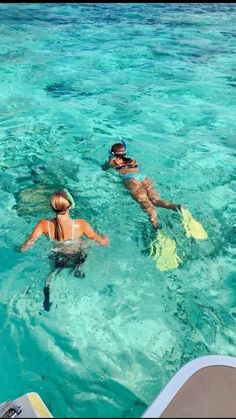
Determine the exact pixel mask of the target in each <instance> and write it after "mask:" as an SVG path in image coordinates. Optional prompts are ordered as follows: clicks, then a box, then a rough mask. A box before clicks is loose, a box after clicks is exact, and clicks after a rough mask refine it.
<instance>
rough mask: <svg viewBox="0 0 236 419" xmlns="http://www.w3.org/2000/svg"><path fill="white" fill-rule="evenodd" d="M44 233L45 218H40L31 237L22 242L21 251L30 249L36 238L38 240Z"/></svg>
mask: <svg viewBox="0 0 236 419" xmlns="http://www.w3.org/2000/svg"><path fill="white" fill-rule="evenodd" d="M42 234H44V220H40V221H39V222H38V224H37V225H36V227H35V228H34V230H33V231H32V233H31V235H30V236H29V238H28V239H27V240H26V241H25V242H24V243H23V244H22V246H21V248H20V250H21V252H24V251H25V250H26V249H28V247H30V246H32V244H33V243H34V242H35V240H37V239H38V238H39V237H40V236H41V235H42Z"/></svg>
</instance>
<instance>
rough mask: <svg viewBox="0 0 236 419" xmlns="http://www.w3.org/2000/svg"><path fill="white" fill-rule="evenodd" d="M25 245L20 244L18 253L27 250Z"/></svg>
mask: <svg viewBox="0 0 236 419" xmlns="http://www.w3.org/2000/svg"><path fill="white" fill-rule="evenodd" d="M27 247H28V246H27V244H26V243H24V244H22V246H21V247H20V251H21V252H24V251H25V250H26V249H27Z"/></svg>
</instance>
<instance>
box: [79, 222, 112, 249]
mask: <svg viewBox="0 0 236 419" xmlns="http://www.w3.org/2000/svg"><path fill="white" fill-rule="evenodd" d="M80 227H81V230H82V234H85V236H87V237H88V238H89V239H91V240H95V241H96V242H98V243H99V244H101V245H102V246H108V244H109V241H108V238H107V237H106V236H100V235H99V234H97V233H96V232H95V231H94V230H93V228H92V227H91V225H90V224H89V223H87V221H85V220H80Z"/></svg>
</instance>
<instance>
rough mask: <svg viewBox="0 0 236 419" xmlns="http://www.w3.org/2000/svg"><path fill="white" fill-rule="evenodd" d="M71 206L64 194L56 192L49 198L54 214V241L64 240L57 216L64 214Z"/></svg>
mask: <svg viewBox="0 0 236 419" xmlns="http://www.w3.org/2000/svg"><path fill="white" fill-rule="evenodd" d="M71 206H72V205H71V202H70V201H69V199H68V196H67V194H66V192H64V191H57V192H54V194H53V195H52V196H51V208H52V209H53V211H54V212H55V213H56V218H55V221H56V228H55V239H56V240H58V241H62V240H64V231H63V227H62V224H61V222H60V217H59V216H60V215H61V214H65V213H66V212H67V211H68V210H69V209H70V208H71Z"/></svg>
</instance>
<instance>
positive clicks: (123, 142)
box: [108, 139, 126, 158]
mask: <svg viewBox="0 0 236 419" xmlns="http://www.w3.org/2000/svg"><path fill="white" fill-rule="evenodd" d="M120 141H121V143H122V144H123V146H124V147H125V151H126V142H125V141H124V140H121V139H120ZM108 156H109V158H110V157H114V156H115V153H114V152H113V151H112V150H111V148H110V150H109V154H108Z"/></svg>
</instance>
